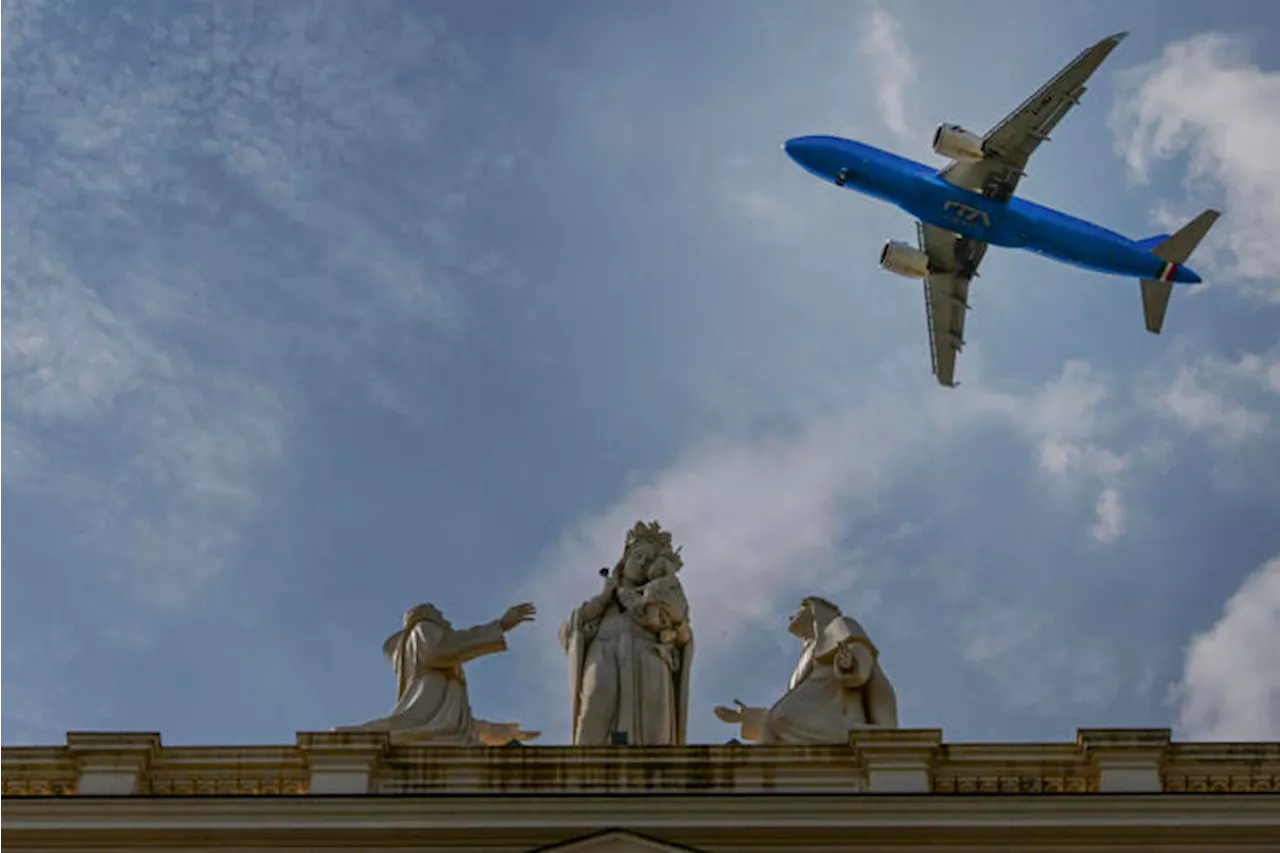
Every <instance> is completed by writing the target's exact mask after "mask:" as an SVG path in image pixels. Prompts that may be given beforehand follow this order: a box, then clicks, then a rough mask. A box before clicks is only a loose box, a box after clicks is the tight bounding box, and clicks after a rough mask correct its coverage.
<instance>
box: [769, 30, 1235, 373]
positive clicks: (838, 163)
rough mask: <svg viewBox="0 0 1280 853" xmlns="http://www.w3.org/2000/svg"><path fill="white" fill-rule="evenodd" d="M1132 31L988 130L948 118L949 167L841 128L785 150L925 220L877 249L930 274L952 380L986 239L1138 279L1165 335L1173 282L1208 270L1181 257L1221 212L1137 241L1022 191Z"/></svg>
mask: <svg viewBox="0 0 1280 853" xmlns="http://www.w3.org/2000/svg"><path fill="white" fill-rule="evenodd" d="M1126 35H1128V33H1117V34H1116V35H1113V36H1109V37H1108V38H1105V39H1103V40H1102V41H1100V42H1098V43H1097V44H1096V45H1094V46H1093V47H1091V48H1089V49H1088V50H1085V51H1084V52H1082V53H1081V54H1080V55H1079V56H1077V57H1076V58H1075V59H1074V60H1072V62H1071V63H1070V64H1068V65H1067V66H1066V67H1065V68H1063V69H1062V70H1061V71H1060V72H1058V74H1057V75H1056V76H1055V77H1054V78H1053V79H1052V80H1050V81H1049V82H1048V83H1046V84H1045V85H1044V86H1042V87H1041V88H1040V90H1039V91H1038V92H1036V93H1035V94H1034V95H1032V96H1031V97H1030V98H1028V99H1027V100H1026V101H1025V102H1024V103H1023V104H1022V106H1020V107H1018V108H1017V109H1016V110H1014V111H1013V112H1012V113H1010V114H1009V115H1008V116H1007V117H1006V118H1005V119H1004V120H1002V121H1001V122H1000V123H999V124H997V125H996V126H995V127H994V128H992V129H991V130H990V131H989V132H988V133H987V134H986V135H985V136H978V135H977V134H974V133H970V132H969V131H967V130H965V129H964V128H962V127H960V126H959V125H956V124H943V125H940V126H939V127H938V129H937V131H936V132H935V133H934V135H933V150H934V152H935V153H937V154H939V155H941V156H943V157H946V158H948V159H950V160H951V161H952V162H951V163H950V164H949V165H947V166H946V167H944V168H943V169H941V170H935V169H934V168H933V167H932V166H927V165H925V164H923V163H917V162H915V161H914V160H908V159H906V158H905V157H899V156H898V155H896V154H891V153H890V152H888V151H882V150H880V149H879V148H873V147H871V146H870V145H864V144H862V143H860V142H854V141H852V140H849V139H841V138H839V137H836V136H799V137H796V138H794V139H790V140H788V141H787V142H786V143H785V144H784V145H783V149H784V150H785V151H786V153H787V155H788V156H790V157H791V159H793V160H795V161H796V163H798V164H799V165H800V166H802V167H803V168H804V169H806V170H807V171H809V172H811V173H812V174H814V175H816V176H818V177H819V178H822V179H823V180H824V181H830V182H831V183H834V184H835V185H836V186H838V187H845V188H848V189H854V190H858V191H859V192H861V193H865V194H866V195H869V196H872V197H874V198H878V199H882V200H884V201H888V202H892V203H893V204H896V205H897V206H898V207H900V208H902V209H903V210H905V211H907V212H908V213H910V214H911V215H912V216H914V217H916V218H917V219H918V220H920V221H919V222H918V223H917V229H916V230H917V241H916V242H917V245H916V246H912V245H909V244H907V243H904V242H900V241H896V240H890V241H889V242H888V243H886V244H885V246H884V249H883V251H881V253H880V266H881V267H882V268H883V269H885V270H888V271H889V272H893V273H897V274H898V275H902V276H906V277H908V278H920V279H923V280H924V298H925V316H926V318H927V322H928V328H929V351H930V360H931V361H932V364H933V373H934V375H935V376H936V377H937V378H938V382H939V383H940V384H942V385H945V386H947V387H949V388H953V387H955V386H956V385H958V384H959V383H957V382H956V381H955V379H954V375H955V362H956V354H957V353H959V352H960V350H961V348H962V347H963V346H964V321H965V312H966V311H968V310H969V303H968V299H969V283H970V281H971V280H972V279H973V278H975V277H976V276H977V273H978V264H979V263H981V261H982V257H983V255H984V254H986V250H987V246H988V245H994V246H1010V247H1014V248H1020V249H1027V250H1029V251H1032V252H1037V253H1039V254H1041V255H1045V256H1047V257H1050V258H1053V259H1054V260H1058V261H1062V262H1064V263H1068V264H1073V265H1075V266H1079V267H1084V268H1085V269H1090V270H1096V271H1099V272H1104V273H1111V274H1115V275H1124V276H1130V277H1134V278H1138V279H1141V281H1142V285H1141V291H1142V309H1143V313H1144V315H1145V318H1146V324H1147V330H1148V331H1150V332H1152V333H1154V334H1159V333H1160V329H1161V327H1162V326H1163V325H1164V315H1165V310H1166V309H1167V308H1168V305H1169V296H1170V294H1171V293H1172V292H1173V285H1174V284H1195V283H1197V282H1199V281H1200V280H1201V279H1200V276H1199V275H1197V274H1196V273H1195V271H1194V270H1192V269H1191V268H1190V267H1187V266H1184V265H1183V262H1184V261H1186V260H1187V258H1188V257H1190V255H1191V253H1192V252H1193V251H1194V250H1195V248H1196V246H1198V245H1199V244H1200V241H1201V240H1202V239H1203V238H1204V235H1205V234H1206V233H1207V232H1208V230H1209V228H1210V227H1211V226H1212V225H1213V223H1214V222H1215V221H1216V220H1217V218H1218V212H1217V211H1216V210H1206V211H1205V212H1204V213H1202V214H1200V215H1199V216H1198V217H1196V218H1195V219H1194V220H1192V221H1191V222H1190V223H1188V224H1187V225H1185V226H1183V228H1182V229H1181V230H1179V231H1178V232H1177V233H1176V234H1173V235H1169V234H1161V235H1158V236H1156V237H1148V238H1146V239H1145V240H1130V239H1129V238H1127V237H1124V236H1122V235H1120V234H1117V233H1116V232H1114V231H1111V230H1109V229H1106V228H1103V227H1102V226H1100V225H1095V224H1093V223H1092V222H1085V221H1084V220H1083V219H1077V218H1075V217H1074V216H1068V215H1067V214H1065V213H1061V212H1059V211H1056V210H1052V209H1050V208H1047V207H1043V206H1041V205H1038V204H1036V203H1034V202H1031V201H1027V200H1026V199H1022V198H1014V196H1013V192H1014V190H1015V189H1016V187H1017V185H1018V181H1019V180H1020V179H1021V178H1022V177H1023V176H1025V174H1026V172H1025V171H1024V169H1025V167H1026V164H1027V160H1028V159H1029V158H1030V157H1031V154H1032V153H1033V152H1034V151H1035V150H1036V148H1037V147H1039V145H1040V143H1041V142H1044V141H1046V140H1048V139H1049V132H1050V131H1052V130H1053V128H1054V127H1056V126H1057V124H1058V122H1059V121H1061V120H1062V117H1063V116H1064V115H1066V113H1067V111H1068V110H1070V109H1071V107H1072V106H1074V105H1075V104H1077V103H1079V101H1080V96H1081V95H1083V94H1084V92H1085V85H1084V84H1085V81H1087V80H1088V79H1089V77H1090V76H1091V75H1092V74H1093V72H1094V71H1095V70H1097V68H1098V66H1099V65H1101V64H1102V61H1103V60H1104V59H1106V58H1107V55H1108V54H1110V53H1111V51H1112V50H1113V49H1114V48H1115V46H1116V45H1118V44H1119V43H1120V42H1121V41H1122V40H1123V39H1124V37H1125V36H1126Z"/></svg>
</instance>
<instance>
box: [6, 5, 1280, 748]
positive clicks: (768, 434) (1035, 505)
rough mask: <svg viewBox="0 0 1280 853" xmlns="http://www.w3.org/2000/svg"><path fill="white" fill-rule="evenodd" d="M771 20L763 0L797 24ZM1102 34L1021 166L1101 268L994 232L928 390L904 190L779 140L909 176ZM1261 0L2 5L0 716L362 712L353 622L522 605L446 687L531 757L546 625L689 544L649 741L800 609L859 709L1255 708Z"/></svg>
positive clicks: (1265, 283) (555, 713) (1269, 692)
mask: <svg viewBox="0 0 1280 853" xmlns="http://www.w3.org/2000/svg"><path fill="white" fill-rule="evenodd" d="M797 10H800V11H802V12H803V13H802V14H801V13H800V12H798V11H797ZM1119 30H1131V31H1132V33H1133V34H1132V36H1131V37H1130V38H1129V40H1127V41H1126V42H1124V44H1123V45H1122V46H1121V47H1120V48H1119V49H1117V50H1116V52H1115V53H1114V54H1113V55H1112V57H1111V58H1110V59H1109V60H1108V62H1107V63H1106V64H1105V65H1104V66H1103V68H1102V69H1101V70H1100V71H1099V72H1098V74H1097V75H1096V77H1095V78H1094V80H1093V81H1092V84H1091V87H1090V91H1089V93H1088V94H1087V95H1086V96H1085V98H1084V101H1083V103H1082V105H1081V106H1080V108H1078V109H1077V110H1075V111H1074V112H1073V113H1072V114H1071V116H1070V117H1069V118H1068V119H1067V120H1066V121H1065V122H1064V123H1063V124H1062V125H1061V126H1060V127H1059V129H1058V130H1057V132H1056V133H1055V137H1054V140H1053V141H1052V142H1051V143H1049V144H1048V145H1045V146H1044V147H1042V148H1041V150H1040V151H1039V152H1037V154H1036V156H1035V158H1034V160H1033V161H1032V163H1031V165H1030V168H1029V170H1028V171H1029V176H1028V178H1027V179H1026V180H1025V181H1024V182H1023V184H1022V186H1021V188H1020V192H1021V193H1022V194H1025V195H1027V196H1028V197H1030V198H1034V199H1035V200H1037V201H1040V202H1042V203H1047V204H1050V205H1053V206H1056V207H1060V208H1062V209H1065V210H1068V211H1070V212H1072V213H1075V214H1077V215H1082V216H1085V217H1087V218H1090V219H1093V220H1095V221H1098V222H1100V223H1102V224H1104V225H1107V226H1109V227H1112V228H1115V229H1117V230H1120V231H1122V232H1124V233H1127V234H1130V235H1133V236H1145V235H1148V234H1154V233H1159V232H1161V231H1167V230H1170V228H1169V225H1170V224H1172V225H1174V226H1176V225H1178V224H1181V222H1183V221H1186V220H1187V219H1189V218H1190V217H1191V216H1192V215H1194V214H1195V213H1197V212H1199V210H1200V209H1202V208H1204V207H1206V206H1217V207H1220V208H1221V209H1222V210H1223V211H1224V214H1225V215H1224V218H1223V220H1222V221H1221V222H1220V223H1219V225H1218V226H1217V227H1216V228H1215V230H1214V232H1213V233H1212V235H1211V238H1210V240H1209V241H1208V242H1207V243H1206V244H1205V245H1204V246H1203V247H1202V249H1201V250H1200V251H1199V252H1198V253H1197V255H1196V258H1195V265H1196V267H1197V269H1198V270H1199V271H1200V272H1201V273H1202V274H1204V275H1205V277H1206V279H1207V281H1208V285H1207V286H1205V287H1203V288H1197V289H1196V290H1195V291H1194V292H1187V291H1179V292H1178V293H1177V294H1176V295H1175V298H1174V301H1173V304H1172V305H1171V307H1170V310H1169V316H1168V319H1167V322H1166V326H1165V333H1164V334H1163V335H1161V336H1159V337H1154V336H1151V335H1148V334H1147V333H1146V332H1145V331H1143V328H1142V320H1141V307H1140V300H1139V296H1138V287H1137V283H1136V282H1132V281H1125V280H1123V279H1118V278H1110V277H1105V276H1098V275H1093V274H1089V273H1085V272H1082V271H1079V270H1075V269H1072V268H1069V267H1060V266H1058V265H1055V264H1053V263H1051V262H1049V261H1046V260H1044V259H1041V258H1038V257H1035V256H1032V255H1029V254H1024V253H1016V252H1010V251H1004V250H994V251H992V252H990V253H988V256H987V258H986V260H985V262H984V266H983V270H982V277H981V279H980V280H978V281H977V282H975V286H974V289H973V292H972V294H971V299H970V301H971V302H972V303H973V305H974V309H975V310H974V313H973V314H972V316H971V317H970V321H969V325H968V335H967V336H968V338H969V340H970V346H969V347H968V348H967V349H966V352H965V353H964V355H963V356H962V359H961V361H960V364H959V367H958V374H957V375H958V377H959V378H960V380H961V381H962V382H963V385H962V387H961V388H959V389H956V390H946V389H942V388H939V387H937V386H936V385H934V384H933V381H932V377H931V376H930V375H929V366H928V352H927V345H926V342H925V327H924V316H923V305H922V299H921V295H920V290H919V285H918V284H917V283H914V282H910V281H907V280H904V279H898V278H896V277H894V276H891V275H888V274H886V273H883V272H881V271H880V270H879V269H878V268H877V267H876V259H877V257H878V252H879V248H880V246H881V244H882V242H883V241H884V240H885V239H911V238H912V235H913V234H914V226H913V224H912V222H911V220H910V219H909V218H908V217H907V216H906V215H905V214H903V213H901V212H900V211H897V210H896V209H893V208H889V207H886V206H883V205H880V204H877V203H875V202H873V201H871V200H869V199H865V198H861V197H859V196H857V195H854V194H852V193H842V192H838V191H836V190H835V189H833V188H831V187H829V186H824V185H823V184H821V183H819V182H817V181H815V180H813V179H812V178H810V177H809V176H807V175H806V174H804V173H803V172H802V171H801V170H799V169H798V168H796V167H795V166H794V164H792V163H790V162H789V161H787V160H786V158H785V156H784V155H783V154H782V152H781V151H780V150H779V144H780V143H781V141H782V140H784V139H785V138H787V137H789V136H795V135H800V134H805V133H820V132H830V133H838V134H842V135H847V136H851V137H854V138H858V139H861V140H863V141H866V142H869V143H872V144H876V145H882V146H885V147H889V148H892V149H894V150H896V151H899V152H901V153H904V154H907V155H909V156H913V157H916V158H918V159H921V160H924V161H926V162H931V163H934V162H939V161H938V160H937V158H935V157H934V156H933V155H932V154H931V153H930V152H929V150H928V144H929V137H930V134H931V132H932V129H933V127H935V126H936V124H937V123H939V122H942V121H956V122H960V123H962V124H964V125H965V126H968V127H971V128H974V129H976V130H985V129H986V128H987V127H989V126H990V125H991V124H993V123H994V122H995V121H997V120H998V119H999V118H1001V117H1002V116H1003V115H1004V114H1005V113H1006V112H1008V111H1009V110H1010V109H1012V108H1013V107H1014V106H1016V105H1017V104H1018V103H1019V102H1020V101H1021V100H1022V99H1023V98H1024V97H1025V96H1026V95H1028V94H1030V92H1031V91H1033V90H1034V89H1035V88H1036V87H1038V86H1039V85H1040V84H1041V83H1042V82H1043V81H1044V80H1045V79H1047V78H1048V77H1049V76H1051V75H1052V74H1053V73H1054V72H1056V71H1057V70H1058V68H1060V67H1061V66H1062V65H1063V64H1065V63H1066V62H1067V61H1068V60H1070V59H1071V58H1072V57H1073V56H1074V55H1075V54H1076V53H1077V52H1078V51H1079V50H1081V49H1083V48H1084V47H1085V46H1087V45H1089V44H1092V43H1093V42H1094V41H1096V40H1097V39H1099V38H1101V37H1102V36H1105V35H1108V34H1110V33H1112V32H1116V31H1119ZM1278 43H1280V13H1278V12H1277V10H1275V9H1273V8H1272V7H1271V6H1270V5H1268V4H1263V3H1256V2H1218V3H1214V4H1203V3H1194V2H1182V3H1177V2H1166V0H1160V2H1158V3H1156V2H1132V3H1125V4H1115V3H1110V4H1108V3H1086V2H1079V3H1071V4H1065V3H1064V4H1052V5H1051V4H1047V3H1041V4H1024V3H1015V2H1009V3H995V2H977V3H966V4H934V3H922V2H921V3H914V2H894V3H887V2H886V3H883V4H879V5H877V4H874V3H860V2H841V3H817V2H812V3H806V4H803V5H802V6H799V7H793V6H791V5H786V6H785V8H784V4H781V3H763V2H761V3H748V2H737V0H732V2H731V0H724V2H709V1H708V2H702V3H698V4H678V3H649V4H640V5H636V4H625V5H624V4H598V3H587V2H576V3H572V2H563V3H558V4H538V5H536V6H534V5H531V4H520V3H505V4H498V3H486V4H467V3H461V2H457V3H434V4H425V3H403V4H397V3H389V2H366V3H360V4H355V3H301V2H284V1H283V0H277V1H276V2H270V3H266V2H263V3H249V2H236V3H218V4H213V3H196V2H177V0H172V1H171V0H165V2H150V3H147V2H135V3H129V2H125V3H115V4H100V3H92V2H84V3H69V2H56V0H48V2H12V3H9V2H7V3H5V5H4V20H3V51H4V59H3V122H4V124H3V137H4V141H3V164H4V170H3V219H4V230H3V247H2V248H3V279H4V291H3V346H4V356H3V359H4V362H3V363H4V377H3V423H4V432H3V448H4V455H3V478H4V487H3V489H4V491H3V499H4V515H3V522H4V527H3V532H4V536H3V567H4V575H3V580H4V588H5V589H6V590H7V591H8V593H9V596H8V597H7V598H5V599H4V605H3V619H4V632H3V640H4V642H3V673H4V674H3V688H4V702H3V740H4V742H5V743H6V744H16V743H58V742H61V741H62V738H63V733H64V732H65V731H67V730H85V729H109V730H110V729H117V730H118V729H123V730H158V731H161V732H162V733H163V736H164V738H165V740H166V742H167V743H186V744H193V743H282V742H291V741H292V738H293V736H294V732H296V731H298V730H316V729H327V728H329V727H330V726H333V725H340V724H350V723H355V722H359V721H362V720H365V719H369V718H372V717H376V716H381V715H382V714H384V713H386V711H387V710H388V709H389V708H390V707H391V705H392V704H393V700H394V691H395V687H394V683H395V682H394V677H393V674H392V672H391V670H390V667H389V665H388V664H387V662H386V661H385V660H383V659H382V658H381V656H380V652H379V648H380V645H381V642H382V640H383V639H384V637H385V636H386V635H388V634H389V633H391V632H392V631H393V630H395V629H396V628H397V627H398V624H399V620H400V616H401V614H402V613H403V611H404V610H405V608H406V607H408V606H409V605H411V604H413V603H416V602H419V601H433V602H436V603H437V604H438V605H439V606H440V607H441V608H442V609H443V610H444V611H445V612H446V614H447V615H449V616H450V617H451V618H452V619H453V620H454V621H455V622H478V621H484V620H488V619H491V618H494V617H496V616H498V615H499V614H500V613H501V612H502V610H503V609H504V608H505V607H506V606H507V605H509V604H512V603H515V602H516V601H519V600H523V599H525V598H528V599H531V600H533V601H535V602H536V603H537V604H538V606H539V610H540V613H541V615H540V620H539V622H538V623H537V624H536V625H535V626H532V627H529V626H525V627H522V628H520V629H518V631H517V632H516V633H514V634H513V635H512V636H511V638H510V640H511V646H512V647H511V649H510V651H508V652H507V653H505V654H503V655H500V656H497V657H492V658H487V659H484V660H481V661H478V662H476V663H474V664H472V665H471V667H470V670H469V680H470V685H471V691H472V704H473V707H474V708H475V710H476V712H477V714H479V715H480V716H482V717H485V718H488V719H494V720H519V721H520V722H521V723H522V724H524V725H525V726H527V727H531V728H536V729H541V730H543V731H544V732H545V734H544V738H543V742H547V743H562V742H565V741H566V740H567V731H568V720H567V718H568V713H569V696H568V673H567V666H566V663H565V661H564V658H563V654H562V653H561V651H560V649H559V646H558V644H557V642H556V639H555V631H556V627H557V625H558V624H559V622H560V620H561V619H562V618H563V617H564V616H565V615H567V613H568V611H569V610H570V609H571V608H572V607H573V606H574V605H575V604H576V603H577V602H579V601H580V600H582V599H584V598H586V597H588V596H589V595H591V594H592V593H593V592H594V591H595V590H596V589H597V588H598V582H599V580H598V577H597V576H596V571H597V569H598V568H599V566H601V565H604V564H605V563H607V562H610V561H612V560H613V559H614V558H615V557H616V553H617V551H618V550H619V548H620V546H621V540H622V536H623V534H624V532H625V531H626V529H627V528H628V527H629V526H630V525H631V524H632V523H634V522H635V521H636V520H637V519H640V518H644V519H649V518H654V517H656V518H658V519H660V520H661V521H662V522H663V523H664V525H665V526H667V527H669V528H671V529H672V530H673V532H674V534H675V536H676V539H677V541H679V542H681V543H683V545H684V554H685V557H686V568H685V570H684V572H683V573H682V576H683V580H684V582H685V585H686V588H687V589H688V591H689V595H690V598H691V603H692V607H693V626H694V631H695V635H696V637H697V643H698V645H697V648H698V652H697V658H696V661H695V664H694V667H695V670H694V674H693V679H694V683H695V686H694V696H693V703H692V708H691V712H692V723H691V726H690V734H691V737H692V738H693V739H694V740H697V741H700V742H712V743H714V742H720V741H723V740H726V739H728V738H729V737H731V736H733V734H734V732H733V731H732V730H730V729H729V728H728V727H726V726H724V725H723V724H721V723H719V722H718V721H717V720H716V719H715V718H714V716H713V715H712V714H711V708H712V706H713V705H714V704H717V703H722V702H725V701H727V700H729V699H732V698H733V697H735V696H736V697H739V698H742V699H743V700H745V701H748V702H750V703H765V704H767V703H768V702H771V701H772V700H773V699H774V698H776V696H777V695H779V694H780V691H781V690H782V689H783V687H784V686H785V683H786V679H787V677H788V676H789V674H790V669H791V666H792V663H793V661H794V657H795V654H796V651H797V650H796V649H795V648H794V646H793V645H792V643H791V642H790V641H789V639H788V637H787V635H786V634H785V630H784V628H783V625H784V621H783V619H784V614H785V613H787V612H789V611H790V610H791V609H792V608H793V607H794V605H795V603H796V602H797V601H798V600H799V598H800V597H802V596H803V595H805V594H809V593H821V594H825V595H827V596H828V597H830V598H832V599H833V600H836V601H837V602H839V603H840V604H841V605H842V606H843V607H844V608H845V610H846V612H848V613H850V614H851V615H854V616H856V617H857V618H859V619H860V620H861V621H862V622H863V624H864V625H865V626H866V627H867V629H868V630H869V632H870V633H871V635H872V637H873V638H874V639H875V641H876V642H877V644H878V645H879V646H880V647H881V649H882V654H883V658H882V660H883V663H884V665H885V669H886V671H887V672H888V674H889V677H890V678H891V679H892V680H893V682H894V684H895V686H896V687H897V690H898V693H899V701H900V706H901V714H902V722H903V724H904V725H908V726H920V727H940V728H942V729H944V732H945V735H946V737H947V738H948V739H949V740H1070V739H1072V738H1073V737H1074V732H1075V729H1076V728H1077V727H1098V726H1114V725H1124V726H1130V725H1138V726H1172V727H1173V728H1174V729H1175V732H1176V735H1177V736H1178V737H1181V738H1216V739H1221V738H1229V739H1257V738H1277V737H1280V525H1277V524H1276V521H1277V519H1278V518H1280V434H1278V433H1277V423H1278V419H1280V340H1278V338H1277V333H1276V329H1277V328H1278V327H1280V326H1278V324H1280V281H1277V279H1276V274H1275V270H1276V269H1278V268H1280V249H1278V248H1277V246H1278V245H1280V244H1277V243H1276V241H1275V239H1274V235H1275V234H1276V233H1280V161H1277V160H1276V159H1275V157H1274V152H1273V149H1274V140H1275V139H1276V138H1277V137H1280V50H1277V48H1276V44H1278Z"/></svg>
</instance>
